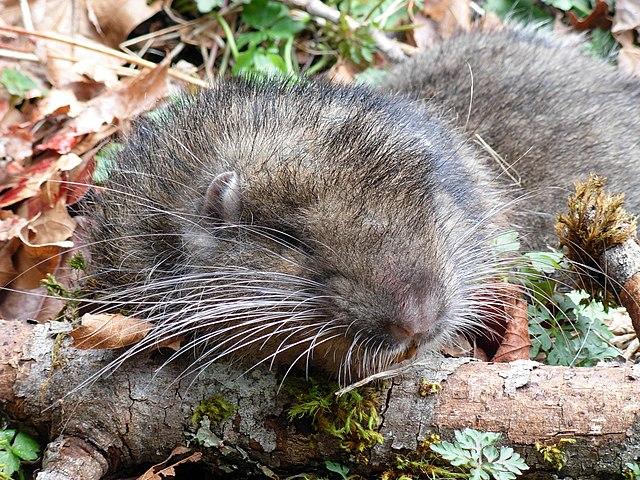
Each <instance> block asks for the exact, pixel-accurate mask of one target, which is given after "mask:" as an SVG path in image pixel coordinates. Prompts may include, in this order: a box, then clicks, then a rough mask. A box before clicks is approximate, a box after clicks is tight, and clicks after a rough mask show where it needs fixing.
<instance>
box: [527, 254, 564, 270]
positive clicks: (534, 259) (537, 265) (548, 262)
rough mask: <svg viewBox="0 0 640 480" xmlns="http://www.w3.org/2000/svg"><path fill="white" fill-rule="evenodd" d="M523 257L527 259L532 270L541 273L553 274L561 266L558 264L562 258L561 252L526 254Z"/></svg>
mask: <svg viewBox="0 0 640 480" xmlns="http://www.w3.org/2000/svg"><path fill="white" fill-rule="evenodd" d="M524 256H525V257H526V258H527V259H529V261H530V262H531V266H532V267H533V269H534V270H536V271H537V272H541V273H554V272H555V271H556V270H559V269H560V268H561V267H562V265H561V264H560V262H561V261H562V259H563V258H564V255H563V254H562V253H561V252H556V251H552V252H528V253H525V254H524Z"/></svg>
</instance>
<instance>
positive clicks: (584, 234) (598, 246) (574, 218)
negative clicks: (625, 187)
mask: <svg viewBox="0 0 640 480" xmlns="http://www.w3.org/2000/svg"><path fill="white" fill-rule="evenodd" d="M604 185H605V179H604V178H602V177H599V176H598V175H593V174H591V175H589V178H587V179H586V180H585V181H583V182H578V183H576V185H575V193H573V194H572V195H570V196H569V202H568V211H567V212H566V213H563V214H560V215H558V218H557V221H556V226H555V230H556V234H557V236H558V239H559V240H560V246H561V247H564V250H565V252H566V256H567V258H568V259H569V260H571V261H572V263H573V266H574V268H577V266H578V265H581V267H580V270H581V271H582V272H583V273H584V274H585V275H581V276H580V277H581V278H584V279H587V281H586V282H584V283H585V284H584V285H583V286H582V287H583V288H584V289H585V290H587V291H589V292H591V293H592V294H593V295H594V296H597V295H598V294H599V292H601V291H602V290H603V285H604V282H603V281H602V279H599V278H594V273H593V272H598V271H600V269H599V267H598V265H597V264H596V262H595V259H598V258H600V256H601V255H602V253H603V252H604V251H605V250H606V249H608V248H610V247H613V246H615V245H619V244H621V243H624V242H625V241H627V240H628V239H629V238H632V237H634V236H635V235H636V218H635V217H634V216H633V215H630V214H629V213H627V212H626V211H625V210H624V208H623V204H624V195H623V194H618V195H610V194H608V193H607V192H605V190H604ZM591 280H593V281H591Z"/></svg>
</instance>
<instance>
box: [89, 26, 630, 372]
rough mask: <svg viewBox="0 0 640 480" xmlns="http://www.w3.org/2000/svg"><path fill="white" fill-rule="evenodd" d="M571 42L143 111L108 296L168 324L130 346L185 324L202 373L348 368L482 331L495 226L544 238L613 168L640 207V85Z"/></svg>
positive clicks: (430, 59) (115, 195)
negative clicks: (589, 184)
mask: <svg viewBox="0 0 640 480" xmlns="http://www.w3.org/2000/svg"><path fill="white" fill-rule="evenodd" d="M565 43H566V42H563V41H561V40H558V39H556V38H555V37H552V36H551V35H549V34H546V33H542V32H536V31H533V30H525V29H504V30H501V31H497V32H490V33H482V32H475V33H469V34H465V35H461V36H459V37H456V38H453V39H451V40H448V41H446V42H444V43H443V44H442V45H440V46H439V47H437V48H436V49H433V50H430V51H428V52H426V53H424V54H422V55H420V56H418V57H417V58H414V59H412V60H410V61H408V62H407V63H406V64H404V65H401V66H399V67H397V68H396V69H395V70H393V71H392V72H390V74H389V75H388V77H387V79H386V80H385V83H384V85H382V86H381V87H380V88H378V89H372V88H365V87H340V86H334V85H328V84H325V83H321V82H313V81H308V82H307V81H303V82H285V81H277V80H243V79H232V80H225V81H220V82H218V83H216V84H215V85H212V87H211V88H210V89H206V90H203V91H202V92H200V93H199V94H197V95H194V96H185V97H182V98H181V99H180V100H179V101H177V102H174V103H173V104H171V105H169V106H168V107H166V108H165V109H163V110H162V111H161V113H160V114H159V115H157V116H155V117H154V118H153V119H146V120H145V119H142V120H140V121H138V122H137V124H136V125H135V126H134V128H133V130H132V132H131V133H130V134H129V135H128V137H127V138H126V140H125V142H124V147H123V148H122V150H121V151H119V153H118V154H117V155H116V156H115V158H114V160H115V162H116V165H117V168H116V169H115V171H114V172H112V174H111V177H110V179H109V181H108V182H107V184H106V185H105V189H104V190H103V191H102V192H101V193H100V194H99V195H98V196H96V198H95V200H94V203H93V205H92V207H91V211H90V215H89V216H90V229H89V231H90V238H89V242H90V245H91V254H92V264H93V266H94V267H93V271H92V272H91V278H90V283H89V285H90V286H91V288H92V290H93V292H94V296H95V298H97V299H98V300H99V302H100V303H99V304H100V305H107V306H108V308H123V309H124V310H125V311H126V312H127V313H130V314H132V315H135V316H142V317H145V318H149V319H151V320H152V321H154V322H155V324H156V329H155V330H154V332H153V333H152V334H150V335H148V336H147V337H146V338H145V339H144V340H143V341H142V342H141V343H140V344H139V345H138V346H136V347H134V350H135V349H138V350H139V349H142V348H145V347H147V346H149V345H151V344H152V343H153V342H155V341H157V340H159V339H166V338H169V337H172V336H177V335H187V338H189V340H188V341H187V342H186V345H185V350H186V351H191V350H193V349H196V350H197V351H198V352H199V355H198V360H196V361H195V363H194V365H193V368H194V369H199V368H204V367H205V366H206V365H207V364H208V363H210V362H213V361H217V360H219V359H222V358H226V357H234V358H243V359H244V360H245V361H246V362H247V363H248V364H249V365H250V366H255V365H258V364H264V363H266V364H274V363H275V364H279V365H282V364H284V365H286V366H288V367H289V368H291V367H293V366H294V365H295V366H302V367H304V366H305V365H306V366H309V365H314V366H319V367H320V368H322V369H324V370H325V371H326V372H328V373H329V374H330V375H333V376H337V377H339V378H340V379H341V380H343V381H346V380H349V379H354V378H356V377H362V376H364V375H367V374H371V373H373V372H375V371H377V370H380V369H383V368H385V367H386V366H388V365H389V364H391V363H393V362H397V361H399V360H402V359H405V358H409V357H411V356H414V355H417V354H419V352H422V351H424V350H425V349H428V348H430V347H434V346H437V345H439V344H440V343H441V342H443V341H445V340H447V339H448V338H450V337H452V336H453V335H454V334H455V333H456V332H459V331H464V330H469V329H474V328H482V317H483V308H485V307H486V305H485V304H486V302H487V298H490V297H491V295H492V293H491V291H492V288H493V286H494V285H495V284H496V279H497V275H498V274H499V273H500V272H501V271H503V270H504V268H505V267H504V265H505V262H504V259H503V258H502V257H501V255H500V254H499V253H498V252H497V251H496V249H495V240H496V238H498V237H500V236H501V235H502V234H504V233H505V232H508V231H510V230H512V229H514V228H518V229H520V230H521V233H522V235H523V237H524V238H525V239H527V238H528V239H529V240H528V241H529V243H530V244H531V245H541V244H544V242H545V241H547V240H548V239H549V238H550V237H549V235H548V234H549V233H550V232H551V228H550V225H551V223H550V220H551V219H553V216H554V213H555V212H556V211H557V210H558V209H559V208H560V207H561V206H562V204H563V203H564V202H565V199H566V191H563V190H562V189H561V188H559V187H565V188H566V187H569V186H570V185H571V182H572V181H573V180H576V179H578V178H579V177H580V176H581V175H582V174H584V173H587V172H589V171H596V172H601V173H604V174H606V175H608V176H609V178H610V182H611V185H612V188H613V189H614V190H622V191H625V192H627V194H628V200H629V202H630V205H631V208H632V209H634V208H635V209H636V211H637V210H638V208H637V207H638V203H639V202H640V193H639V192H638V189H637V188H633V187H634V186H637V183H638V174H639V173H640V164H639V162H640V147H639V146H638V141H639V140H640V87H639V85H638V83H637V81H635V80H632V79H630V78H625V77H623V76H622V75H620V74H619V73H618V72H617V71H616V70H615V68H614V67H613V66H611V65H609V64H607V63H605V62H604V61H603V60H598V59H594V58H589V57H587V56H584V55H583V54H581V53H580V52H579V51H578V49H577V48H576V47H575V46H567V45H566V44H565ZM478 143H483V144H484V147H481V146H479V145H478ZM487 146H489V147H490V148H487ZM488 152H497V153H498V154H499V155H500V157H501V158H502V161H503V162H504V163H503V166H502V167H499V166H498V165H497V163H496V161H495V159H494V157H495V155H493V156H492V155H491V154H489V153H488ZM516 180H520V181H519V182H517V183H518V185H515V184H514V183H516ZM101 308H107V307H101Z"/></svg>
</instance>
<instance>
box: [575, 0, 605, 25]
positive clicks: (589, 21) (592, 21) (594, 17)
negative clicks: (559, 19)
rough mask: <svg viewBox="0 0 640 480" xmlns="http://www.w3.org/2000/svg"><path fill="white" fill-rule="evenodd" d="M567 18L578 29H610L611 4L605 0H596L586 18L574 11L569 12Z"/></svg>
mask: <svg viewBox="0 0 640 480" xmlns="http://www.w3.org/2000/svg"><path fill="white" fill-rule="evenodd" d="M567 18H568V19H569V23H570V24H571V26H572V27H573V28H575V29H576V30H591V29H593V28H602V29H604V30H609V28H610V27H611V18H610V17H609V5H607V2H605V1H604V0H596V6H595V8H594V9H593V11H592V12H591V13H590V14H589V16H588V17H586V18H583V19H580V18H578V16H577V15H576V14H575V13H573V12H567Z"/></svg>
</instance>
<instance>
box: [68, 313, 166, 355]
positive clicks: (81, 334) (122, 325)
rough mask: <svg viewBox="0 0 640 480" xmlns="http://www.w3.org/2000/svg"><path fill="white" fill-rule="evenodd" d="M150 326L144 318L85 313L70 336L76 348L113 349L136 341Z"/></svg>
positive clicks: (149, 329)
mask: <svg viewBox="0 0 640 480" xmlns="http://www.w3.org/2000/svg"><path fill="white" fill-rule="evenodd" d="M152 328H153V324H151V323H149V322H147V321H145V320H140V319H138V318H134V317H126V316H124V315H120V314H118V313H102V314H96V315H94V314H91V313H85V314H84V315H83V316H82V318H81V320H80V326H79V327H77V328H75V329H74V330H73V331H72V332H71V336H72V337H73V340H74V343H73V346H74V347H76V348H80V349H83V350H88V349H114V348H122V347H126V346H128V345H133V344H134V343H138V342H139V341H140V340H142V339H143V338H144V337H145V336H146V335H147V334H148V333H149V332H150V331H151V329H152Z"/></svg>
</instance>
